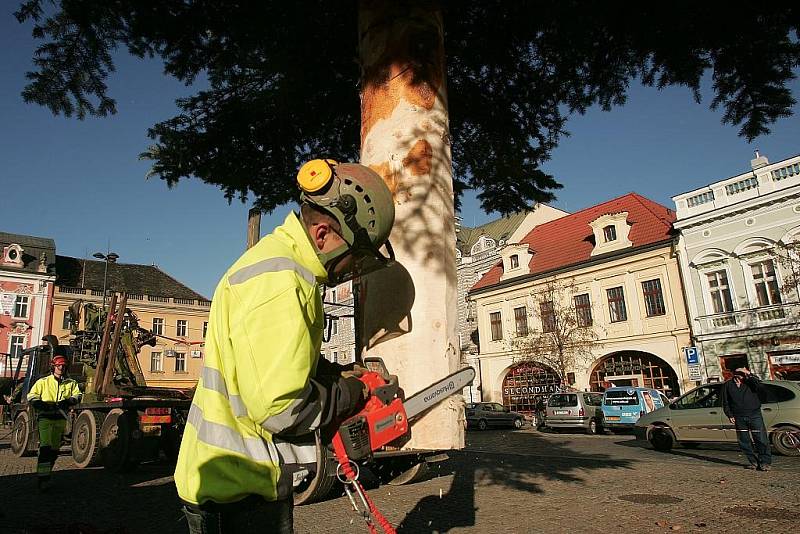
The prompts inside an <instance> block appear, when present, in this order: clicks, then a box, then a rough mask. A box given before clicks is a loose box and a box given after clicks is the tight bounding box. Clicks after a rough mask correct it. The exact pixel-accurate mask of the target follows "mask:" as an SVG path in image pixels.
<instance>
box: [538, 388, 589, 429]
mask: <svg viewBox="0 0 800 534" xmlns="http://www.w3.org/2000/svg"><path fill="white" fill-rule="evenodd" d="M602 404H603V394H602V393H586V392H581V391H576V392H574V393H553V394H552V395H550V398H549V399H547V408H546V410H545V419H544V427H545V428H552V429H558V428H572V429H577V430H583V431H585V432H586V433H587V434H597V433H599V432H602V431H603V411H602Z"/></svg>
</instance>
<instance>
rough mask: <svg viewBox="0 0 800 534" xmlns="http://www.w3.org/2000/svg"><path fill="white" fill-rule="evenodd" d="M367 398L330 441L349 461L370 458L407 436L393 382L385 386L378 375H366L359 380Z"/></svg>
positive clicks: (406, 422)
mask: <svg viewBox="0 0 800 534" xmlns="http://www.w3.org/2000/svg"><path fill="white" fill-rule="evenodd" d="M358 379H359V380H361V381H362V382H363V383H364V384H365V385H366V386H367V388H369V392H370V395H369V398H368V399H367V403H366V405H364V408H362V409H361V411H360V412H358V413H357V414H356V415H354V416H352V417H350V418H349V419H347V420H346V421H345V422H344V423H342V425H341V427H340V429H339V432H337V434H336V436H335V437H334V440H333V445H334V448H338V447H340V446H341V447H343V449H344V450H346V451H347V456H348V457H349V458H350V459H351V460H360V459H363V458H366V457H368V456H370V455H371V454H372V453H373V452H375V451H376V450H378V449H380V448H382V447H383V446H385V445H388V444H389V443H391V442H393V441H395V440H397V439H399V438H401V437H403V436H405V435H406V434H407V433H408V430H409V429H408V417H407V416H406V410H405V408H404V407H403V399H402V398H400V397H399V396H398V395H397V392H398V391H399V388H398V387H397V383H396V381H395V382H394V383H390V382H387V381H386V380H385V378H384V377H383V376H381V375H380V374H379V373H376V372H372V371H368V372H365V373H364V374H362V375H361V376H360V377H358Z"/></svg>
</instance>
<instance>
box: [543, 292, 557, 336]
mask: <svg viewBox="0 0 800 534" xmlns="http://www.w3.org/2000/svg"><path fill="white" fill-rule="evenodd" d="M539 313H541V314H542V332H553V331H554V330H555V329H556V313H555V310H554V309H553V301H552V300H545V301H543V302H540V303H539Z"/></svg>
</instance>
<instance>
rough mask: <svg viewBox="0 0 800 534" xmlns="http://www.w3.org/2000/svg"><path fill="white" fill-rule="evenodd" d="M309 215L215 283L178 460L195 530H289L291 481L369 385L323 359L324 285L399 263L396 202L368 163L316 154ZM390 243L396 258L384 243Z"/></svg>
mask: <svg viewBox="0 0 800 534" xmlns="http://www.w3.org/2000/svg"><path fill="white" fill-rule="evenodd" d="M297 179H298V184H299V186H300V189H301V195H300V214H299V215H298V214H295V213H290V214H289V215H288V216H287V217H286V220H285V221H284V223H283V224H282V225H281V226H279V227H277V228H276V229H275V230H274V231H273V232H272V233H271V234H269V235H267V236H265V237H264V238H262V239H261V240H260V241H259V242H258V243H257V244H256V245H255V246H253V247H252V248H250V249H249V250H248V251H247V252H245V254H244V255H243V256H242V257H241V258H239V260H238V261H236V263H234V264H233V266H232V267H231V268H230V269H228V271H227V272H226V273H225V275H224V276H223V277H222V280H221V281H220V282H219V284H218V285H217V288H216V291H215V292H214V297H213V300H212V304H211V311H210V315H209V322H208V330H207V334H206V340H205V355H204V357H205V365H204V367H203V370H202V372H201V375H200V379H199V381H198V384H197V389H196V392H195V395H194V399H193V401H192V406H191V409H190V412H189V417H188V421H187V425H186V428H185V431H184V435H183V439H182V442H181V448H180V453H179V455H178V463H177V466H176V469H175V485H176V486H177V490H178V495H179V496H180V498H181V500H182V501H183V503H184V507H183V511H184V514H185V516H186V518H187V521H188V524H189V530H190V532H192V533H200V532H203V533H210V532H256V531H260V532H292V531H293V527H292V523H293V508H292V497H293V488H294V487H295V486H296V485H298V484H299V483H301V482H302V481H303V480H304V479H305V478H306V477H309V476H313V470H314V469H315V468H316V446H315V438H314V433H315V431H320V434H321V435H322V437H323V441H326V442H329V440H330V439H331V438H332V437H333V435H334V433H335V432H336V430H337V429H338V426H339V424H340V423H341V422H342V421H343V420H344V419H346V418H347V417H349V416H350V415H352V414H354V413H356V412H357V411H358V410H359V409H360V408H361V407H363V404H364V402H365V400H366V396H367V395H368V391H367V389H366V387H365V386H364V385H363V383H362V382H361V381H360V380H358V379H357V378H356V377H355V376H353V373H352V372H345V374H344V375H342V374H341V372H342V370H343V369H342V367H341V366H334V365H333V364H330V363H329V362H326V361H325V360H324V359H321V358H320V354H319V351H320V346H321V343H322V332H323V327H324V313H323V308H322V298H321V291H320V284H327V285H331V286H333V285H336V284H339V283H341V282H343V281H346V280H348V279H350V278H352V276H353V275H354V274H357V275H363V274H367V273H369V272H371V271H374V270H376V269H378V268H381V267H385V266H387V265H388V264H390V263H391V261H392V256H393V255H392V253H391V246H390V245H389V244H388V238H389V233H390V231H391V229H392V225H393V223H394V201H393V199H392V195H391V193H390V192H389V190H388V188H387V187H386V185H385V183H384V182H383V179H382V178H381V177H380V176H379V175H378V174H376V173H375V172H374V171H372V170H370V169H369V168H367V167H364V166H362V165H358V164H351V163H341V164H340V163H337V162H335V161H332V160H313V161H310V162H308V163H306V164H305V165H303V167H301V169H300V171H299V173H298V177H297ZM384 244H385V245H386V248H387V251H388V256H386V255H384V254H383V253H382V252H381V251H380V250H379V249H380V247H382V246H383V245H384Z"/></svg>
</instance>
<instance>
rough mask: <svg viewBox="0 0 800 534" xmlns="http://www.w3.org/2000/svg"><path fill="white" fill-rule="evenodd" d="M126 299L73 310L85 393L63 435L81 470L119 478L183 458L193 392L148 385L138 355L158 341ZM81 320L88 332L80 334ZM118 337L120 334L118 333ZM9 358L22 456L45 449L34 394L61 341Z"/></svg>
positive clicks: (10, 412) (10, 396) (11, 409)
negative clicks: (148, 464)
mask: <svg viewBox="0 0 800 534" xmlns="http://www.w3.org/2000/svg"><path fill="white" fill-rule="evenodd" d="M126 304H127V295H126V294H125V293H122V294H121V298H120V300H119V306H117V295H116V294H114V295H112V297H111V305H110V307H109V310H105V307H104V309H98V307H97V306H95V305H94V304H91V303H86V304H84V303H83V302H82V301H76V302H75V303H74V304H73V305H72V306H71V307H70V312H71V315H72V317H73V318H74V320H73V326H72V329H71V335H70V342H69V350H68V351H67V352H68V353H69V357H68V361H69V362H70V364H69V368H68V372H69V375H70V377H71V378H74V379H75V380H76V381H77V382H78V383H79V386H80V389H81V391H82V392H83V395H82V398H81V401H80V402H79V403H78V404H77V405H76V406H74V407H73V408H72V409H71V410H69V412H65V416H66V418H67V425H66V430H65V433H64V440H65V443H66V444H67V445H68V446H69V447H70V450H71V453H72V458H73V459H74V460H75V463H76V464H77V466H78V467H79V468H85V467H90V466H94V465H102V466H103V467H104V468H106V469H108V470H110V471H113V472H123V471H127V470H130V469H133V468H134V467H136V465H138V464H139V463H140V462H143V461H149V460H154V459H157V458H159V457H160V454H161V452H162V451H163V453H164V454H165V455H166V457H167V458H168V459H170V460H172V461H175V460H176V459H177V455H178V449H179V447H180V440H181V436H182V434H183V428H184V426H185V424H186V419H187V417H188V413H189V407H190V404H191V399H192V391H191V390H183V389H175V388H154V387H148V386H147V384H146V382H145V380H144V376H143V374H142V370H141V367H140V365H139V362H138V359H137V354H138V352H139V350H140V349H141V347H142V346H144V345H150V346H154V345H155V340H156V336H155V335H154V334H153V333H152V332H151V331H149V330H145V329H144V328H141V327H140V326H139V323H138V319H137V317H136V315H135V314H134V313H133V312H132V311H131V310H130V309H128V308H127V307H126ZM81 316H83V317H84V324H83V329H78V325H79V324H80V318H81ZM112 332H113V333H112ZM43 341H47V343H45V344H42V345H38V346H35V347H32V348H29V349H25V350H23V351H22V353H21V354H20V355H18V356H17V357H16V358H12V357H11V355H6V361H5V362H4V365H3V374H4V380H3V384H4V391H3V393H4V399H5V400H6V401H7V405H6V406H3V408H4V416H5V417H7V418H8V420H9V421H10V423H11V451H12V453H13V454H15V455H16V456H26V455H31V454H34V453H35V452H36V451H37V449H38V446H39V444H38V442H39V436H38V425H37V413H36V410H35V409H34V408H33V407H32V406H31V405H30V404H28V402H27V395H28V392H29V391H30V389H31V387H32V386H33V384H34V383H35V382H36V380H38V379H39V378H41V377H43V376H46V375H47V374H49V373H50V362H51V361H52V358H53V354H54V353H55V350H56V347H58V346H59V340H58V339H57V338H56V337H55V336H46V337H45V338H44V339H43Z"/></svg>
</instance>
